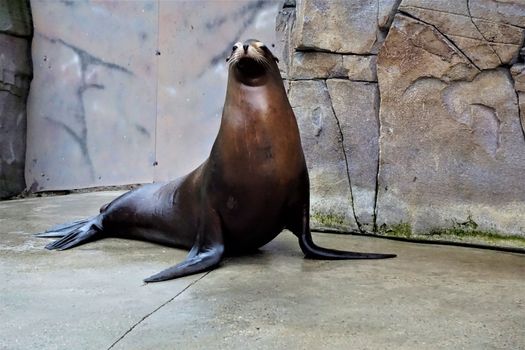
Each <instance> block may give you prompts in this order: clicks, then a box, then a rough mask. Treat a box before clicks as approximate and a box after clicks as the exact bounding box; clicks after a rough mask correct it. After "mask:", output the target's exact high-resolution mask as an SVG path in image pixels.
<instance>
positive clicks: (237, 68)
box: [226, 39, 279, 85]
mask: <svg viewBox="0 0 525 350" xmlns="http://www.w3.org/2000/svg"><path fill="white" fill-rule="evenodd" d="M226 62H228V63H229V64H230V68H229V69H230V74H232V73H233V74H234V75H235V77H236V78H237V80H239V81H240V82H241V83H243V84H246V85H259V84H261V83H264V81H265V80H266V78H268V76H269V75H274V74H276V73H277V74H279V68H278V67H277V62H279V60H278V59H277V57H275V56H274V55H273V54H272V52H271V51H270V49H269V48H268V47H267V46H266V45H265V44H264V43H262V42H260V41H259V40H256V39H249V40H246V41H245V42H244V43H242V42H237V43H235V44H234V45H233V47H232V52H231V55H230V57H228V58H227V59H226Z"/></svg>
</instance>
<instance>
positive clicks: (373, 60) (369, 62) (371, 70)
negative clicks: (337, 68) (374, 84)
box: [343, 55, 377, 81]
mask: <svg viewBox="0 0 525 350" xmlns="http://www.w3.org/2000/svg"><path fill="white" fill-rule="evenodd" d="M376 65H377V56H374V55H370V56H357V55H344V56H343V69H344V71H345V73H346V76H347V77H348V79H350V80H357V81H377V71H376Z"/></svg>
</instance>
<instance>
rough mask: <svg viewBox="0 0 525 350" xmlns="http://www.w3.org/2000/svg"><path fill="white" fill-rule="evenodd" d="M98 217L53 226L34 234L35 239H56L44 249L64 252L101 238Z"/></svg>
mask: <svg viewBox="0 0 525 350" xmlns="http://www.w3.org/2000/svg"><path fill="white" fill-rule="evenodd" d="M100 221H101V219H100V215H97V216H95V217H92V218H88V219H84V220H78V221H74V222H70V223H66V224H61V225H58V226H55V227H53V228H51V229H49V230H47V231H45V232H42V233H38V234H36V236H37V237H43V238H56V237H60V239H59V240H56V241H54V242H52V243H49V244H48V245H46V249H50V250H52V249H56V250H66V249H70V248H73V247H76V246H79V245H81V244H84V243H88V242H92V241H94V240H96V239H98V238H101V233H102V226H101V222H100Z"/></svg>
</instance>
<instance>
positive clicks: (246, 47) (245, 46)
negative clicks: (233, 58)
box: [242, 44, 250, 53]
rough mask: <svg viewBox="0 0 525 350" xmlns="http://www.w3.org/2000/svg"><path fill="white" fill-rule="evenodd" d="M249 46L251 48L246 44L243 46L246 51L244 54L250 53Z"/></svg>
mask: <svg viewBox="0 0 525 350" xmlns="http://www.w3.org/2000/svg"><path fill="white" fill-rule="evenodd" d="M248 46H250V45H248V44H244V45H243V46H242V48H243V49H244V53H248Z"/></svg>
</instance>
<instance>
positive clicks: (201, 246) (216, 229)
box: [144, 209, 224, 283]
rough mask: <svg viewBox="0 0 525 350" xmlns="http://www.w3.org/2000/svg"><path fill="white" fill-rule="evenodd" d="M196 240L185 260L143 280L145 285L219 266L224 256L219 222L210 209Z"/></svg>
mask: <svg viewBox="0 0 525 350" xmlns="http://www.w3.org/2000/svg"><path fill="white" fill-rule="evenodd" d="M202 221H203V224H201V225H200V227H199V228H198V233H197V239H196V240H195V243H194V245H193V247H192V248H191V250H190V252H189V254H188V256H187V257H186V260H184V261H183V262H181V263H179V264H177V265H175V266H172V267H169V268H167V269H166V270H163V271H161V272H159V273H157V274H155V275H153V276H150V277H148V278H146V279H145V280H144V282H146V283H151V282H160V281H166V280H171V279H174V278H179V277H183V276H188V275H192V274H195V273H199V272H204V271H208V270H210V269H212V268H214V267H215V266H217V265H218V264H219V262H220V261H221V259H222V255H223V254H224V240H223V237H222V230H221V222H220V219H219V216H218V215H217V213H216V212H215V211H214V210H212V209H210V210H208V211H207V212H206V214H205V215H203V217H202Z"/></svg>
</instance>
